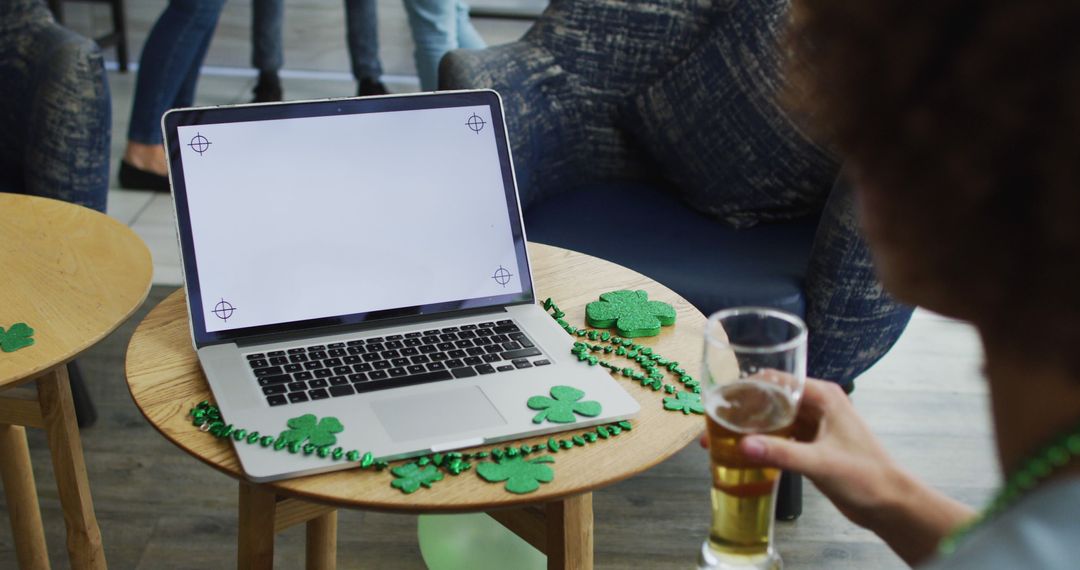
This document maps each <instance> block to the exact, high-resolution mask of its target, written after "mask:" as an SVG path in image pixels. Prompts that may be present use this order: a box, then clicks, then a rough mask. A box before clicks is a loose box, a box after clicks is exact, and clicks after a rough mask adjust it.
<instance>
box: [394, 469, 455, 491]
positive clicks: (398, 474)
mask: <svg viewBox="0 0 1080 570" xmlns="http://www.w3.org/2000/svg"><path fill="white" fill-rule="evenodd" d="M390 473H392V474H393V475H394V477H395V479H394V480H393V481H392V482H391V483H390V486H391V487H394V488H395V489H401V492H402V493H405V494H406V495H408V494H409V493H413V492H415V491H416V490H417V489H419V488H420V486H421V485H423V486H425V487H427V488H428V489H430V488H431V484H432V483H434V482H436V481H442V479H443V474H442V471H439V468H438V467H435V466H434V465H425V466H424V467H423V468H421V467H420V466H419V465H417V464H416V463H407V464H405V465H401V466H399V467H395V468H393V469H391V470H390Z"/></svg>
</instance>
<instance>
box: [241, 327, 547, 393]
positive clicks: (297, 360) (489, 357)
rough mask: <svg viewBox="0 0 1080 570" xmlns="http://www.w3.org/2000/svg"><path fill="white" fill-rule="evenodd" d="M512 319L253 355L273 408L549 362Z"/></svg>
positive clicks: (254, 366)
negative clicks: (538, 357)
mask: <svg viewBox="0 0 1080 570" xmlns="http://www.w3.org/2000/svg"><path fill="white" fill-rule="evenodd" d="M536 356H542V353H541V352H540V349H538V348H536V346H535V345H534V344H533V342H532V341H531V340H529V337H528V336H526V335H525V333H524V332H522V331H521V329H519V328H518V326H517V325H516V324H514V322H513V321H511V320H503V321H495V322H483V323H477V324H468V325H461V326H456V327H446V328H441V329H428V330H424V331H416V332H410V333H406V334H395V335H390V336H385V337H381V336H379V337H371V338H366V339H357V340H350V341H346V342H335V343H331V344H326V345H322V344H317V345H312V346H307V347H297V348H289V349H286V350H275V351H271V352H266V353H261V352H260V353H255V354H248V355H247V361H248V365H249V366H251V370H252V372H253V373H254V374H255V378H256V379H257V380H258V382H259V386H261V387H262V391H263V394H264V395H265V396H266V401H267V403H269V404H270V405H271V406H283V405H285V404H299V403H302V402H308V401H311V400H325V399H327V398H339V397H342V396H351V395H353V394H358V393H362V392H370V391H373V390H383V389H386V388H397V387H399V386H409V385H412V384H422V383H425V382H437V381H440V380H450V379H453V378H469V377H472V376H477V375H480V374H494V373H497V372H509V371H512V370H518V369H521V368H532V367H534V366H545V365H547V364H551V362H550V361H549V360H547V359H543V358H540V359H534V358H533V357H536Z"/></svg>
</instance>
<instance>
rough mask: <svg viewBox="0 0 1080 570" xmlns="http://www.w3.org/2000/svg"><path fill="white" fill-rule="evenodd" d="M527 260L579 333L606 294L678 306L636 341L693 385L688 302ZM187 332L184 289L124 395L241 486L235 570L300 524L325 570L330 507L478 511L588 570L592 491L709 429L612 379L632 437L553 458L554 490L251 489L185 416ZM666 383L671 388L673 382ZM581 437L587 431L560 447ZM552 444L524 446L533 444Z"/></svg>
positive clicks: (618, 274) (152, 323) (190, 393)
mask: <svg viewBox="0 0 1080 570" xmlns="http://www.w3.org/2000/svg"><path fill="white" fill-rule="evenodd" d="M529 252H530V258H531V262H532V269H533V278H534V282H535V287H536V291H537V298H538V299H544V298H547V297H551V298H552V299H553V300H554V301H555V303H557V304H558V305H559V307H560V308H562V309H563V310H564V311H565V312H566V317H565V319H566V320H567V321H568V322H569V323H570V324H572V325H574V326H577V327H583V326H584V311H585V305H586V304H587V303H588V302H590V301H595V300H597V298H598V297H599V295H600V294H601V293H604V292H607V291H613V290H618V289H643V290H645V291H647V292H648V293H649V298H650V299H655V300H659V301H664V302H667V303H670V304H671V305H673V306H674V307H675V309H676V311H677V312H678V317H677V321H676V324H675V325H674V326H672V327H665V328H664V330H663V332H662V333H661V334H660V335H658V336H655V337H651V338H646V339H635V340H637V341H638V342H639V343H640V344H643V345H647V346H650V347H653V349H654V350H655V351H656V352H657V353H659V354H661V355H663V356H665V357H667V358H670V359H673V360H677V361H679V362H680V363H681V365H682V367H683V368H685V369H686V371H687V373H689V374H691V375H693V376H695V377H696V376H697V375H698V373H699V371H700V360H701V350H702V348H701V347H702V334H703V330H704V325H705V318H704V316H703V315H702V314H701V313H700V312H699V311H698V310H697V309H695V308H694V307H693V306H692V305H690V303H688V302H687V301H686V300H684V299H683V298H681V297H679V296H678V295H677V294H675V293H674V292H672V291H671V290H669V289H667V288H666V287H664V286H662V285H660V284H658V283H656V282H655V281H652V280H651V279H649V278H647V277H645V276H643V275H641V274H639V273H636V272H634V271H631V270H629V269H627V268H625V267H622V266H619V265H616V264H613V263H610V262H607V261H604V260H601V259H598V258H595V257H591V256H588V255H584V254H581V253H577V252H573V251H569V250H565V249H560V248H555V247H550V246H545V245H541V244H530V245H529ZM187 323H188V321H187V311H186V307H185V302H184V296H183V291H182V290H180V291H177V292H176V293H174V294H172V295H171V296H169V297H168V298H167V299H165V300H164V301H162V303H161V304H160V305H158V306H157V307H156V308H155V309H153V310H152V311H151V312H150V314H148V315H147V317H146V319H144V320H143V322H142V323H141V324H140V325H139V327H138V329H137V330H136V331H135V334H134V336H133V337H132V339H131V344H130V346H129V347H128V354H127V379H128V386H129V388H130V389H131V395H132V397H133V398H134V400H135V403H136V404H137V405H138V407H139V409H140V410H142V413H143V414H144V415H145V416H146V418H147V420H148V421H149V422H150V423H151V424H152V425H153V426H154V427H155V428H156V429H157V430H158V431H160V432H161V434H162V435H164V436H165V437H166V438H167V439H169V440H170V441H172V442H173V443H174V444H176V445H177V446H179V447H180V448H181V449H183V450H184V451H187V452H188V453H190V454H191V455H193V456H195V457H197V458H198V459H200V460H202V461H203V462H205V463H206V464H207V465H210V466H211V467H213V468H215V469H217V470H219V471H222V472H224V473H226V474H228V475H230V476H232V477H235V478H236V479H238V480H239V481H240V540H239V550H240V552H239V567H240V568H270V567H271V563H272V557H273V534H274V532H275V531H280V530H282V529H284V528H287V527H288V526H291V525H293V524H297V523H299V522H308V565H309V568H311V567H317V568H332V567H333V565H334V562H333V556H334V554H333V546H334V544H335V543H334V537H333V534H334V531H335V529H336V518H334V511H333V509H335V508H337V507H345V508H357V509H372V510H380V511H393V512H407V513H447V512H475V511H483V512H487V513H488V514H490V515H491V516H492V517H493V518H495V519H496V520H498V521H499V522H500V523H502V524H504V525H505V526H507V528H509V529H510V530H512V531H514V532H515V533H517V534H519V535H520V536H522V538H524V539H525V540H527V541H528V542H530V543H531V544H532V545H533V546H536V547H537V548H538V549H539V550H540V551H542V552H545V553H546V554H547V555H548V567H549V568H590V567H591V566H592V494H591V492H592V491H593V490H595V489H598V488H601V487H604V486H606V485H610V484H612V483H615V482H617V481H620V480H622V479H626V478H628V477H632V476H634V475H635V474H637V473H641V472H642V471H644V470H646V469H648V468H650V467H652V466H653V465H656V464H657V463H659V462H661V461H663V460H664V459H666V458H668V457H670V456H671V455H672V454H674V453H675V452H677V451H679V450H680V449H682V448H683V447H684V446H685V445H687V444H688V443H689V442H691V441H693V440H694V439H695V438H696V437H697V436H698V435H699V434H700V433H701V431H702V430H703V429H704V427H705V420H704V418H703V416H700V415H695V414H691V415H684V414H682V413H678V412H671V411H667V410H665V409H664V407H663V398H664V397H670V395H669V394H665V393H664V392H663V391H659V392H654V391H653V390H651V389H647V388H643V387H641V386H640V385H639V384H638V383H636V382H632V381H630V380H627V379H624V378H622V376H619V378H620V381H621V382H622V383H623V386H624V387H625V389H626V390H627V392H629V393H630V394H632V395H633V396H634V397H636V398H637V399H638V401H639V402H640V403H641V412H640V414H639V415H638V416H637V417H636V418H635V419H634V420H633V423H634V428H633V430H632V431H628V432H623V433H622V434H621V435H619V436H618V437H616V438H611V439H609V440H607V441H606V442H598V443H595V444H591V445H589V446H586V447H575V448H573V449H571V450H565V451H561V452H559V453H558V454H557V455H556V456H555V461H556V463H555V464H554V465H553V469H554V471H555V480H554V481H552V482H550V483H547V484H544V485H541V487H540V489H539V490H537V491H535V492H533V493H529V494H526V495H515V494H511V493H507V492H506V491H504V490H503V486H502V485H501V484H500V485H494V484H490V483H487V482H485V481H483V480H482V479H480V478H479V477H477V476H476V475H475V474H473V473H472V472H466V473H463V474H462V475H459V476H457V477H452V476H447V477H446V478H445V479H444V480H443V481H441V482H439V483H437V484H436V485H434V486H433V487H432V488H431V489H421V490H420V491H418V492H416V493H413V494H409V495H406V494H403V493H401V492H400V491H398V490H397V489H394V488H392V487H391V486H390V481H391V480H392V479H393V477H391V476H390V475H389V474H388V473H379V472H374V471H357V470H346V471H338V472H335V473H330V474H325V475H317V476H311V477H303V478H299V479H291V480H285V481H277V482H273V483H262V484H253V483H249V482H247V481H246V479H245V478H244V474H243V472H242V471H241V468H240V465H239V462H238V461H237V458H236V455H235V454H234V452H233V449H232V446H231V444H230V443H228V442H226V441H223V440H219V439H217V438H214V437H212V436H210V435H208V434H206V433H202V432H200V431H199V430H198V429H196V428H195V427H193V426H192V424H191V420H190V418H188V416H187V413H188V410H190V409H191V408H192V406H194V405H195V404H197V403H198V402H200V401H202V400H205V399H209V400H212V399H213V397H212V395H211V394H210V390H209V386H208V385H207V383H206V380H205V379H204V377H203V374H202V371H201V369H200V367H199V363H198V360H197V357H196V355H195V352H194V350H193V348H192V346H191V334H190V332H189V330H188V324H187ZM602 356H603V358H604V359H610V360H612V361H613V362H617V363H619V364H620V366H636V365H635V364H634V363H633V362H632V361H630V360H626V359H624V358H622V357H616V356H614V355H602ZM582 366H585V364H582ZM635 369H636V368H635ZM667 381H668V382H669V383H676V382H675V380H674V379H673V378H670V377H669V378H668V379H667ZM583 431H588V430H577V431H571V432H566V433H564V434H560V435H558V437H559V438H567V437H570V436H571V435H574V434H577V433H581V432H583ZM547 438H548V436H543V437H539V438H532V439H525V440H522V441H521V442H519V443H528V444H532V445H535V444H540V443H543V442H546V441H547ZM489 447H491V446H486V447H485V448H477V449H476V451H479V450H481V449H486V448H489ZM320 505H321V506H320ZM275 515H276V517H275ZM275 518H276V522H275ZM320 551H321V552H323V553H326V552H329V554H328V555H321V554H320Z"/></svg>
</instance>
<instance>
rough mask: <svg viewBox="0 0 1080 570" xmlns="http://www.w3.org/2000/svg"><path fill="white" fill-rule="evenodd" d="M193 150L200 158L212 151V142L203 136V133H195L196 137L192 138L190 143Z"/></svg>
mask: <svg viewBox="0 0 1080 570" xmlns="http://www.w3.org/2000/svg"><path fill="white" fill-rule="evenodd" d="M188 146H189V147H191V150H193V151H195V152H197V153H199V156H202V154H203V153H204V152H206V151H208V150H210V141H209V140H208V139H207V138H206V137H204V136H202V133H195V136H193V137H191V142H189V143H188Z"/></svg>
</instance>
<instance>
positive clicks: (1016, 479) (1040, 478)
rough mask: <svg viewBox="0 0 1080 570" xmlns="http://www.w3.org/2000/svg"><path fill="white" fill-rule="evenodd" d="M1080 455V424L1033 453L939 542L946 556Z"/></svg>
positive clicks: (939, 549) (942, 553)
mask: <svg viewBox="0 0 1080 570" xmlns="http://www.w3.org/2000/svg"><path fill="white" fill-rule="evenodd" d="M1078 457H1080V426H1076V427H1075V428H1073V429H1071V430H1069V431H1067V432H1065V434H1064V435H1060V436H1058V437H1057V438H1055V439H1054V440H1053V441H1052V442H1051V443H1050V444H1048V445H1046V446H1044V447H1043V448H1042V449H1040V450H1039V451H1038V452H1037V453H1035V454H1033V455H1031V456H1029V457H1028V458H1027V459H1026V460H1024V462H1023V463H1021V464H1020V467H1018V468H1017V469H1015V470H1013V472H1012V474H1010V475H1009V476H1008V477H1007V478H1006V479H1005V484H1004V485H1003V486H1002V488H1001V490H1000V491H998V493H997V495H995V496H994V498H993V500H991V501H990V504H989V505H987V507H986V508H985V509H983V511H982V512H981V513H979V514H978V515H977V516H976V517H975V518H974V519H973V520H971V521H970V522H968V523H966V524H963V525H961V526H960V527H958V528H957V529H956V530H954V531H953V532H952V533H951V534H949V536H947V537H945V538H944V539H943V540H942V541H941V544H939V545H938V552H939V553H940V554H941V555H942V556H946V555H949V554H952V553H953V552H955V551H956V548H957V546H959V544H960V542H962V541H963V540H964V539H965V538H966V537H968V536H969V535H970V534H971V533H972V531H974V530H975V529H977V528H979V527H981V526H982V525H983V524H985V523H986V522H987V521H988V520H990V519H991V518H993V517H995V516H997V515H999V514H1001V513H1003V512H1004V511H1006V510H1007V509H1009V508H1010V507H1012V506H1013V505H1015V504H1016V503H1017V502H1018V501H1019V500H1020V499H1021V498H1023V497H1024V496H1026V495H1027V494H1028V493H1029V492H1031V491H1032V490H1033V489H1035V488H1036V487H1037V486H1039V484H1041V483H1043V482H1044V481H1046V480H1047V479H1048V478H1049V477H1050V476H1051V475H1053V474H1054V473H1059V472H1060V471H1061V469H1062V468H1064V467H1066V466H1068V465H1069V464H1070V463H1072V462H1073V460H1074V459H1076V458H1078Z"/></svg>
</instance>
